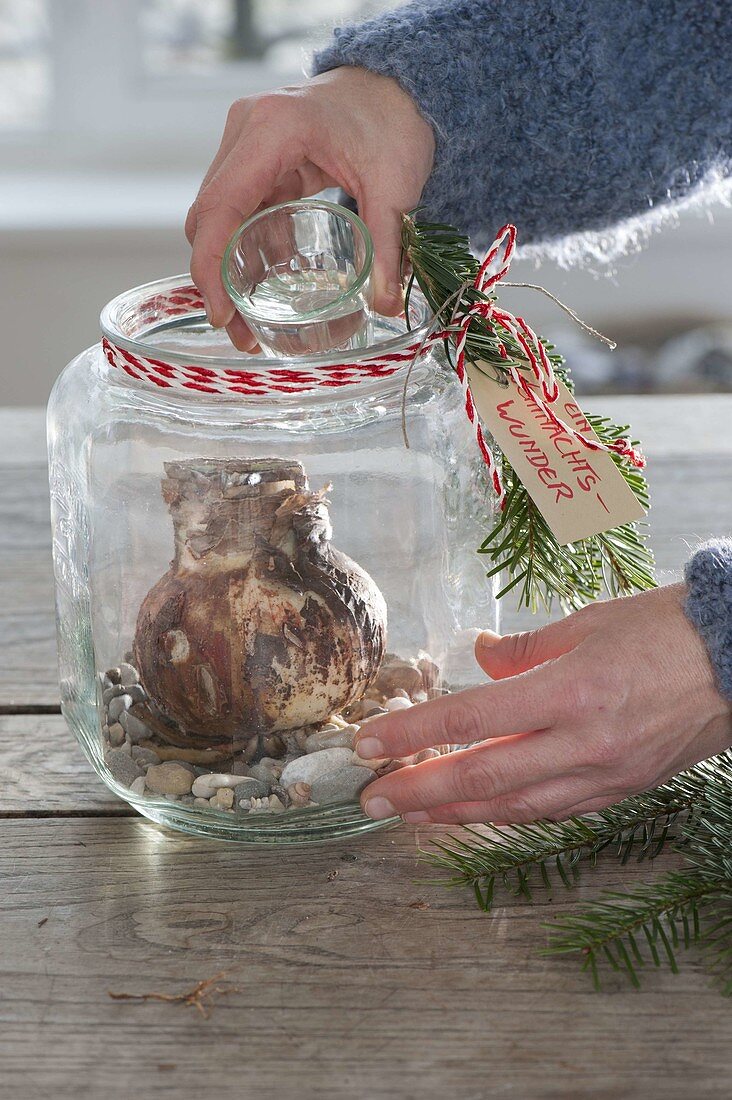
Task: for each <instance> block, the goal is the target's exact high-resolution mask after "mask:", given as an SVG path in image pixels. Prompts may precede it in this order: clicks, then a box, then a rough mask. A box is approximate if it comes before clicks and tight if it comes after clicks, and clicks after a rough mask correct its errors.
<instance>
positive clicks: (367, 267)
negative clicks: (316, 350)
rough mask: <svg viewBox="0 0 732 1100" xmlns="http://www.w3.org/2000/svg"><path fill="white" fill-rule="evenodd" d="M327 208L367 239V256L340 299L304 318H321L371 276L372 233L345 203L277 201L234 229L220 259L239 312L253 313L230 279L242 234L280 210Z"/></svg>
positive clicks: (226, 281) (355, 293)
mask: <svg viewBox="0 0 732 1100" xmlns="http://www.w3.org/2000/svg"><path fill="white" fill-rule="evenodd" d="M308 208H309V209H315V210H327V211H330V213H331V214H334V215H335V216H337V217H339V218H342V219H343V220H344V221H347V222H350V223H351V225H352V226H353V227H354V228H355V229H357V230H358V232H359V234H360V236H361V238H362V240H363V242H364V250H365V251H364V258H363V263H362V264H361V268H360V270H359V272H358V274H357V275H356V277H355V278H354V280H353V282H352V283H350V284H349V286H348V287H346V289H345V290H344V291H343V292H342V293H341V294H339V295H338V297H337V298H332V299H331V300H330V301H329V302H328V303H327V305H325V306H321V307H320V308H319V309H313V310H310V311H309V312H306V313H302V314H300V317H301V319H302V320H303V321H307V320H313V319H315V318H317V317H321V316H323V315H324V314H326V313H329V312H330V311H331V310H333V309H337V308H338V306H339V305H340V304H341V303H343V302H346V301H348V299H349V298H353V297H354V296H355V295H357V294H358V293H359V292H360V291H361V289H362V288H363V285H364V283H365V282H366V280H367V279H368V278H369V276H370V275H371V270H372V268H373V266H374V246H373V242H372V240H371V234H370V233H369V231H368V229H367V227H366V224H365V222H364V221H362V219H361V218H359V216H358V214H354V212H353V211H352V210H349V209H348V207H346V206H341V205H340V204H339V203H337V202H329V201H328V200H327V199H315V198H313V199H289V200H288V201H287V202H280V203H277V205H276V206H267V207H265V208H264V210H258V211H257V213H256V214H252V216H251V217H250V218H247V220H246V221H245V222H242V224H241V225H240V226H239V228H238V229H237V230H236V231H235V232H234V234H233V236H232V237H231V238H230V239H229V243H228V244H227V246H226V249H225V250H224V255H223V257H222V259H221V281H222V282H223V284H224V287H225V289H226V293H227V294H228V295H229V297H230V298H231V300H232V302H233V303H234V305H235V306H236V308H237V309H238V310H239V312H240V313H241V314H242V316H244V317H245V318H246V316H247V314H249V313H251V309H250V307H249V302H248V299H246V298H244V297H242V295H241V294H240V293H239V291H238V290H237V289H236V287H235V286H234V284H233V283H232V281H231V279H230V278H229V260H230V258H231V254H232V252H233V251H234V250H235V249H236V246H237V245H238V243H239V241H240V239H241V236H242V234H243V233H245V232H246V231H247V230H248V229H251V227H252V226H253V225H255V224H256V223H257V222H259V221H262V219H263V218H268V217H271V216H272V214H276V213H278V212H279V211H280V210H290V209H295V210H307V209H308Z"/></svg>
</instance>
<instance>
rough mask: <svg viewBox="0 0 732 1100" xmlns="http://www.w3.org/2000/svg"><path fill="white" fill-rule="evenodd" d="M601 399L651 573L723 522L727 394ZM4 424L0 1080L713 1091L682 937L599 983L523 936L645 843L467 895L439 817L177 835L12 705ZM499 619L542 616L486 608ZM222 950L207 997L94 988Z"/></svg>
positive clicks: (632, 876) (17, 578) (439, 1090)
mask: <svg viewBox="0 0 732 1100" xmlns="http://www.w3.org/2000/svg"><path fill="white" fill-rule="evenodd" d="M591 404H592V403H591V402H589V401H588V402H587V405H588V407H591ZM597 404H598V405H599V406H600V407H601V408H606V409H607V410H608V411H611V412H612V414H613V415H614V416H616V417H618V418H619V419H621V420H624V419H629V420H631V421H632V422H633V424H634V428H635V429H636V431H637V433H638V434H639V435H640V436H641V438H643V437H645V438H646V442H647V451H648V453H649V456H650V458H651V465H650V470H649V473H650V478H651V484H652V488H653V493H654V507H653V513H652V517H651V518H652V523H653V532H654V534H653V538H654V545H655V547H656V551H657V554H658V559H659V565H660V568H661V574H662V579H671V577H672V576H673V575H674V572H675V571H678V570H679V568H680V567H681V565H682V564H683V561H684V560H685V558H686V556H687V553H688V551H687V545H686V543H687V542H694V541H696V540H698V539H699V538H705V537H708V536H710V535H713V534H723V533H727V532H729V531H730V530H732V494H730V493H729V477H730V472H731V471H732V433H729V432H728V428H727V425H728V424H729V423H730V422H732V397H716V396H715V397H712V398H673V399H671V398H668V399H663V398H662V399H657V398H655V397H654V398H653V399H652V403H651V402H650V401H644V400H643V399H630V400H629V399H621V398H614V399H611V401H608V400H607V399H602V400H601V401H598V402H597ZM611 405H612V406H613V407H612V408H611ZM680 423H681V424H683V426H684V445H685V447H686V453H685V454H684V455H683V456H679V455H677V454H676V453H675V452H674V451H673V450H672V449H670V448H669V446H668V440H669V433H670V431H671V429H672V428H673V427H676V426H677V425H678V424H680ZM725 432H726V433H727V434H725ZM720 433H721V434H720ZM0 439H2V441H3V442H2V445H1V446H0V472H1V473H2V476H1V477H0V710H2V709H3V708H4V709H5V711H6V713H5V714H4V715H3V716H2V717H0V765H1V767H0V780H1V781H0V891H1V892H0V898H1V899H2V900H1V901H0V988H1V990H2V996H0V1024H1V1025H2V1026H1V1027H0V1066H1V1067H2V1069H1V1071H0V1073H1V1076H0V1080H1V1081H2V1086H1V1089H0V1091H2V1094H3V1095H5V1094H7V1095H8V1096H15V1097H18V1098H19V1100H36V1098H38V1100H41V1098H42V1100H47V1098H48V1097H51V1096H52V1097H54V1098H56V1100H66V1098H68V1100H71V1098H72V1097H73V1098H74V1100H76V1098H78V1097H88V1098H89V1100H97V1098H98V1097H111V1098H116V1097H119V1098H120V1100H121V1098H124V1100H128V1098H130V1097H144V1098H145V1100H147V1098H148V1097H151V1098H157V1097H172V1096H181V1095H184V1096H191V1097H198V1096H204V1095H205V1096H207V1097H208V1096H219V1095H232V1096H236V1097H242V1098H244V1100H249V1098H250V1097H252V1098H253V1097H255V1096H256V1097H260V1096H265V1097H270V1096H273V1097H277V1098H279V1097H282V1098H285V1100H289V1098H290V1097H296V1098H297V1100H311V1098H312V1100H316V1098H317V1100H344V1098H345V1097H353V1098H355V1100H443V1098H446V1097H460V1100H488V1098H489V1097H514V1098H518V1100H618V1098H621V1097H622V1098H623V1100H626V1098H627V1100H635V1098H638V1100H641V1098H643V1100H648V1098H650V1100H655V1098H660V1097H663V1098H664V1100H688V1097H689V1096H694V1097H698V1098H700V1100H716V1098H720V1100H721V1098H723V1097H724V1098H725V1100H726V1097H727V1096H728V1095H729V1091H730V1089H729V1081H730V1072H731V1070H732V1024H731V1023H730V1015H729V1010H728V1008H727V1005H726V1002H724V1001H723V1000H722V999H721V998H720V996H719V994H718V993H717V992H716V990H715V989H714V988H713V987H712V985H711V984H710V982H709V979H708V977H707V975H706V974H705V972H704V970H703V968H702V965H701V961H700V959H699V957H698V956H690V957H689V959H688V960H683V963H684V965H683V969H682V972H681V974H680V975H679V976H677V977H674V976H672V975H670V974H669V973H667V972H665V971H658V972H657V971H653V970H651V971H650V972H648V973H647V974H646V976H645V981H644V985H643V989H642V990H641V991H640V992H639V993H635V992H632V991H630V990H629V988H628V986H627V985H626V984H625V983H624V982H623V980H622V979H621V978H619V977H616V976H614V975H610V976H607V977H606V980H605V992H604V993H603V995H601V996H597V995H595V994H594V993H592V992H591V990H590V985H589V983H588V980H587V978H586V976H584V975H582V974H581V973H580V972H579V969H578V967H577V964H576V962H575V960H570V959H567V960H557V959H551V960H549V959H544V958H542V957H541V956H540V955H539V954H538V951H539V949H540V948H541V947H543V946H544V945H545V944H546V940H547V931H546V929H545V928H544V927H543V923H542V922H543V921H545V920H547V919H549V917H550V916H553V915H556V914H560V913H561V912H563V911H565V910H566V909H567V908H568V907H576V906H577V905H578V904H581V903H584V902H586V901H587V900H589V899H590V898H591V897H595V896H596V895H597V892H598V891H599V890H600V889H601V888H604V887H609V888H615V889H620V888H623V887H627V886H628V885H629V884H632V883H638V882H640V881H643V880H645V879H646V878H647V877H648V876H649V875H650V874H651V870H650V868H649V867H647V866H646V865H641V866H639V867H638V866H636V865H628V866H627V867H624V868H621V867H619V866H618V864H617V863H615V862H614V861H613V860H612V859H611V858H609V857H608V858H605V859H604V860H602V861H601V863H600V865H599V867H598V869H597V870H595V871H594V872H587V874H586V876H585V877H584V878H583V880H582V883H581V885H580V886H579V887H578V888H575V889H574V890H573V891H571V892H565V891H564V890H563V889H562V888H561V887H556V888H555V890H554V893H553V898H552V897H550V896H549V895H548V894H546V893H543V892H541V891H539V892H537V894H536V898H535V901H534V904H533V905H529V904H526V903H524V902H523V901H519V900H518V899H516V898H511V897H501V898H500V899H499V906H498V907H497V908H496V909H495V911H494V912H493V913H492V914H490V915H487V916H486V915H483V914H481V913H480V912H479V911H478V910H477V909H476V907H475V904H474V901H473V899H472V896H471V895H470V894H469V893H466V892H464V891H449V890H445V889H444V888H443V887H442V886H440V885H434V884H433V885H425V883H424V880H425V878H429V877H432V875H433V873H432V872H431V871H428V870H427V869H426V868H425V867H424V866H422V865H420V864H418V862H417V849H418V847H419V846H420V845H422V846H426V845H427V844H428V843H429V841H430V839H433V838H434V837H435V836H439V834H440V831H439V830H435V829H433V830H430V831H424V830H423V831H420V832H416V833H415V831H414V830H412V829H410V828H407V827H402V828H400V829H398V830H395V831H390V832H384V833H380V834H373V835H371V836H369V837H367V838H363V839H362V840H360V841H358V840H351V841H348V842H346V843H343V844H340V843H339V844H331V845H326V846H322V847H317V846H316V847H305V848H299V849H289V850H282V849H277V850H274V851H268V850H258V849H249V848H245V847H242V846H237V845H225V844H217V843H215V842H212V841H205V840H199V839H193V838H188V837H184V836H182V835H180V834H173V833H170V832H167V831H164V830H162V829H160V828H158V827H157V826H155V825H152V824H151V823H149V822H147V821H144V820H143V819H141V818H139V817H137V816H130V815H129V809H128V807H127V806H126V804H125V803H123V802H121V801H119V800H117V799H116V798H114V797H113V796H112V795H111V794H110V793H109V792H107V790H106V788H105V787H104V785H103V784H102V783H101V781H100V780H99V779H98V778H97V777H96V775H95V774H94V773H93V771H92V769H91V767H90V766H89V765H88V764H87V762H86V760H85V759H84V757H83V754H82V753H81V750H80V749H79V748H78V746H77V745H76V744H75V742H74V740H73V738H72V735H71V734H70V732H69V731H68V730H67V729H66V726H65V723H64V721H63V719H62V718H61V716H60V715H57V714H44V715H38V714H11V713H7V711H8V710H12V709H17V708H21V709H33V708H38V707H53V706H54V705H55V704H56V703H57V701H58V693H57V687H56V673H55V653H54V630H53V599H52V586H51V579H50V533H49V528H48V501H47V489H46V480H45V479H46V473H45V455H44V453H43V433H42V415H41V413H40V412H38V411H32V410H30V411H25V410H24V411H22V412H19V411H15V410H14V411H12V412H8V411H7V410H0ZM654 455H655V457H654ZM514 624H515V625H514ZM519 624H525V625H527V626H535V625H537V623H536V621H531V620H530V619H529V620H527V619H526V618H525V617H520V618H516V617H515V616H514V618H513V621H512V616H511V615H510V614H506V615H504V629H515V628H517V627H518V625H519ZM676 858H678V857H674V856H670V855H669V856H667V855H664V856H663V857H662V858H661V859H660V860H659V861H657V864H656V869H657V870H660V869H662V868H666V867H670V866H672V865H673V863H674V861H675V859H676ZM333 872H337V874H335V875H334V874H333ZM412 902H422V903H424V904H425V905H426V906H427V907H426V908H411V907H410V903H412ZM220 970H225V971H227V972H228V975H227V977H228V979H229V980H230V981H231V983H232V984H233V985H234V986H235V987H236V990H235V992H232V993H231V994H230V995H229V996H226V997H222V998H221V999H220V1001H219V1002H218V1004H217V1005H216V1007H215V1008H214V1010H213V1013H212V1015H211V1017H210V1019H208V1020H204V1019H202V1018H201V1017H200V1016H199V1014H198V1013H196V1012H195V1011H194V1010H193V1009H191V1008H187V1007H184V1006H181V1005H179V1004H166V1003H161V1002H154V1001H148V1002H135V1001H124V1002H123V1001H120V1002H115V1001H112V1000H110V998H109V996H108V991H109V990H115V991H121V992H130V993H145V992H150V991H153V990H160V991H163V992H170V993H177V992H182V991H184V990H186V989H188V988H190V987H191V986H192V985H194V984H195V983H196V982H197V981H199V980H201V979H203V978H208V977H211V976H212V975H213V974H215V973H216V972H217V971H220Z"/></svg>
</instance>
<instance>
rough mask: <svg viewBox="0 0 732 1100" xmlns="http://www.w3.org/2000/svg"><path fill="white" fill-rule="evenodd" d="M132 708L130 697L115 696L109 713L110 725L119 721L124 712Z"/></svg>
mask: <svg viewBox="0 0 732 1100" xmlns="http://www.w3.org/2000/svg"><path fill="white" fill-rule="evenodd" d="M131 706H132V700H131V699H130V697H129V695H115V697H114V699H112V700H111V701H110V703H109V708H108V711H107V714H108V717H109V721H110V723H112V722H117V721H119V716H120V715H121V714H122V711H124V710H128V709H129V707H131Z"/></svg>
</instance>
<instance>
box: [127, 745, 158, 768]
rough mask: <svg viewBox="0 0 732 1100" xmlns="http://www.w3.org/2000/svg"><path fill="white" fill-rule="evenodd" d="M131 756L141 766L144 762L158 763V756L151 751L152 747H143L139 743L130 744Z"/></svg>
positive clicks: (143, 765)
mask: <svg viewBox="0 0 732 1100" xmlns="http://www.w3.org/2000/svg"><path fill="white" fill-rule="evenodd" d="M131 756H132V759H133V760H135V761H136V762H137V763H138V764H139V765H140V766H141V767H143V768H144V767H145V765H146V764H159V763H160V757H159V756H158V754H157V753H156V752H153V750H152V749H143V748H141V747H140V746H139V745H133V746H132V752H131Z"/></svg>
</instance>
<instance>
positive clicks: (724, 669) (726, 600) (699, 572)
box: [685, 539, 732, 699]
mask: <svg viewBox="0 0 732 1100" xmlns="http://www.w3.org/2000/svg"><path fill="white" fill-rule="evenodd" d="M685 579H686V587H687V597H686V609H685V610H686V614H687V617H688V618H689V620H690V622H692V623H693V624H694V626H695V627H696V629H697V630H698V631H699V633H700V634H701V636H702V638H703V639H704V643H705V645H706V647H707V651H708V652H709V656H710V657H711V660H712V664H713V665H714V670H715V672H716V674H717V684H718V685H719V689H720V691H721V692H722V694H723V695H724V696H726V698H727V699H732V539H718V540H715V541H714V542H708V543H705V544H704V546H700V547H699V549H698V550H697V551H696V552H695V553H694V554H693V556H692V557H691V558H690V559H689V561H688V563H687V565H686V570H685Z"/></svg>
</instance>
